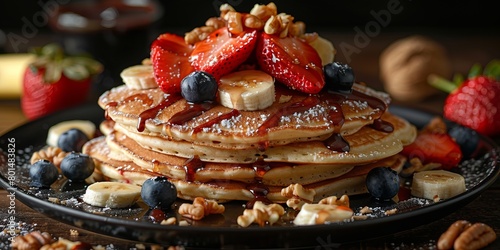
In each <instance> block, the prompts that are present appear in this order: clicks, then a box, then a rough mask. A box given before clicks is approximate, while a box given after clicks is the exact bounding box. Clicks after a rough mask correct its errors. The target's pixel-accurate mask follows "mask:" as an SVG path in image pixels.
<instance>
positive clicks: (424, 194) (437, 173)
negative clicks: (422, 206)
mask: <svg viewBox="0 0 500 250" xmlns="http://www.w3.org/2000/svg"><path fill="white" fill-rule="evenodd" d="M465 190H466V189H465V179H464V177H463V176H461V175H459V174H456V173H453V172H450V171H445V170H428V171H421V172H417V173H415V174H414V175H413V182H412V185H411V194H412V195H413V196H416V197H420V198H425V199H430V200H440V199H448V198H451V197H453V196H456V195H459V194H461V193H463V192H465Z"/></svg>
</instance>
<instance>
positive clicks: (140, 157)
mask: <svg viewBox="0 0 500 250" xmlns="http://www.w3.org/2000/svg"><path fill="white" fill-rule="evenodd" d="M96 140H104V139H103V138H101V139H96ZM101 143H102V142H101ZM106 144H107V146H108V147H109V148H110V149H111V152H116V153H117V154H123V156H122V157H123V159H129V160H131V161H133V162H134V163H135V164H137V165H138V166H140V167H141V168H142V169H145V170H149V171H153V172H157V173H160V174H162V175H165V176H168V177H169V178H173V179H192V180H193V181H199V182H209V181H212V180H233V181H239V182H245V183H250V182H253V181H255V178H260V179H261V181H262V183H264V184H266V185H281V186H287V185H290V184H293V183H301V184H309V183H314V182H318V181H321V180H325V179H331V178H335V177H338V176H340V175H343V174H345V173H347V172H349V171H350V170H351V169H352V168H353V165H338V164H314V163H311V164H293V163H268V162H257V163H254V164H233V163H217V162H202V161H199V162H198V163H199V164H200V165H199V166H197V168H196V171H195V172H193V173H192V176H188V175H189V174H188V171H187V170H186V168H187V165H188V162H189V161H190V160H192V159H186V158H181V157H177V156H171V155H166V154H162V153H159V152H155V151H152V150H148V149H145V148H142V147H141V146H140V145H139V144H137V143H136V142H135V141H134V140H132V139H130V138H128V137H126V136H125V135H123V134H121V133H120V132H116V131H115V132H113V133H111V134H110V135H108V136H107V137H106ZM261 168H265V171H262V172H263V174H262V175H261V176H258V175H259V169H261Z"/></svg>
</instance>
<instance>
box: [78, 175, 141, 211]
mask: <svg viewBox="0 0 500 250" xmlns="http://www.w3.org/2000/svg"><path fill="white" fill-rule="evenodd" d="M139 197H141V187H140V186H137V185H134V184H128V183H122V182H112V181H102V182H96V183H93V184H91V185H89V186H88V187H87V190H85V194H84V195H83V201H84V202H85V203H87V204H90V205H92V206H96V207H109V208H127V207H131V206H132V205H133V204H134V203H135V202H136V201H137V200H138V199H139Z"/></svg>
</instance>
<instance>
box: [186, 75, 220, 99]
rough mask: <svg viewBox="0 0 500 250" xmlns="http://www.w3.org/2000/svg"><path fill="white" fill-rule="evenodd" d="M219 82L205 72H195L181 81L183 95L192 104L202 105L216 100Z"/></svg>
mask: <svg viewBox="0 0 500 250" xmlns="http://www.w3.org/2000/svg"><path fill="white" fill-rule="evenodd" d="M217 87H218V85H217V81H216V80H215V78H214V77H213V76H212V75H211V74H209V73H207V72H204V71H194V72H192V73H191V74H189V75H187V76H186V77H184V78H183V79H182V81H181V95H182V97H184V99H186V101H188V102H191V103H201V102H206V101H213V100H215V96H216V94H217Z"/></svg>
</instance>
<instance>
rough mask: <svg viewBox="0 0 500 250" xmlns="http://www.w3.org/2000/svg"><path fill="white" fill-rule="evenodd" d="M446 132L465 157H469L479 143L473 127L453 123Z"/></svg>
mask: <svg viewBox="0 0 500 250" xmlns="http://www.w3.org/2000/svg"><path fill="white" fill-rule="evenodd" d="M448 134H450V136H451V137H452V138H453V139H455V141H456V142H457V144H458V145H459V146H460V149H461V150H462V155H463V157H464V158H465V159H467V158H470V157H471V156H472V154H473V153H474V151H476V148H477V146H478V144H479V135H478V133H477V132H476V131H474V130H473V129H470V128H467V127H464V126H461V125H455V126H453V127H451V128H450V130H449V131H448Z"/></svg>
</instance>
